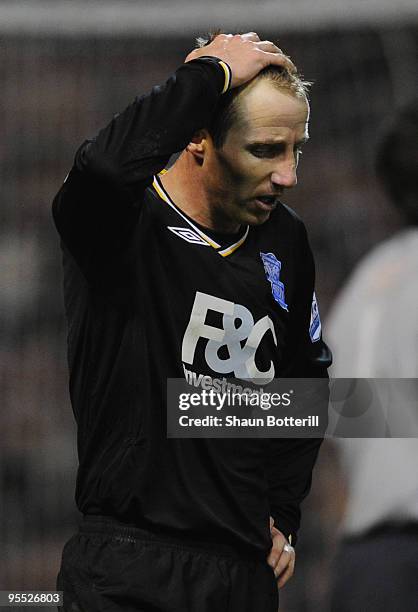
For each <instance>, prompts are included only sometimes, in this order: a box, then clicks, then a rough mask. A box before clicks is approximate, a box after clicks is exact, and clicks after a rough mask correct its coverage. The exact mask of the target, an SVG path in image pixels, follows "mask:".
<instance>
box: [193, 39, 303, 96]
mask: <svg viewBox="0 0 418 612" xmlns="http://www.w3.org/2000/svg"><path fill="white" fill-rule="evenodd" d="M203 56H211V57H217V58H219V59H220V60H222V61H224V62H226V63H227V64H228V66H229V67H230V69H231V72H232V82H231V87H238V86H239V85H243V84H244V83H246V82H247V81H250V80H251V79H252V78H254V77H255V76H256V75H257V74H258V73H259V72H260V70H263V68H265V67H266V66H269V65H275V66H283V67H284V68H286V69H287V70H288V71H289V72H295V71H296V67H295V65H294V64H293V62H292V61H291V60H290V58H289V57H287V56H286V55H285V54H284V53H283V51H282V50H281V49H279V47H277V46H276V45H275V44H274V43H272V42H270V41H269V40H260V38H259V36H258V34H256V33H255V32H247V33H246V34H218V36H216V37H215V38H214V39H213V40H212V42H210V43H209V44H207V45H205V46H204V47H200V48H199V49H194V51H192V52H191V53H189V55H188V56H187V57H186V59H185V62H190V61H191V60H194V59H198V58H199V57H203Z"/></svg>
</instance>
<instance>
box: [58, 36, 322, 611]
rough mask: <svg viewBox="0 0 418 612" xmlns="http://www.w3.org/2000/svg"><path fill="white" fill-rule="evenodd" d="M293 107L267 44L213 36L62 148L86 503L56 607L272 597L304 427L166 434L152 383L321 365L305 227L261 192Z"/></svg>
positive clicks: (312, 447) (298, 130)
mask: <svg viewBox="0 0 418 612" xmlns="http://www.w3.org/2000/svg"><path fill="white" fill-rule="evenodd" d="M268 66H270V68H269V69H268V70H267V71H266V70H265V69H266V67H268ZM273 67H275V70H274V69H273ZM255 77H257V78H255ZM308 118H309V106H308V102H307V97H306V85H305V84H304V83H303V82H302V81H301V79H300V78H299V77H298V75H297V74H296V72H295V68H294V66H293V64H292V63H291V62H290V60H289V59H288V58H287V57H286V56H285V55H283V53H282V52H281V51H280V49H278V48H277V47H276V46H275V45H274V44H272V43H271V42H269V41H260V39H259V37H258V36H257V35H256V34H254V33H248V34H243V35H235V36H232V35H218V36H216V37H215V38H214V39H213V40H212V41H211V42H210V43H209V44H207V45H206V46H205V47H204V48H200V49H196V50H194V51H193V52H192V53H190V54H189V56H188V57H187V58H186V62H185V64H184V65H183V66H181V67H180V68H179V69H178V70H177V72H176V73H175V75H173V76H172V77H171V78H170V79H169V80H168V81H167V83H166V84H165V85H164V86H161V87H156V88H154V89H153V90H152V92H151V93H150V94H149V95H147V96H143V97H141V98H138V99H136V100H135V101H134V103H133V104H132V105H131V106H129V107H128V108H127V109H126V110H125V111H124V112H123V113H121V114H120V115H117V116H116V117H114V119H113V121H112V122H111V123H110V124H109V125H108V126H107V127H106V128H104V129H103V130H102V131H101V132H100V133H99V134H98V136H97V137H96V138H95V139H94V140H92V141H87V142H85V143H83V145H82V146H81V147H80V149H79V150H78V152H77V154H76V158H75V164H74V167H73V168H72V170H71V172H70V174H69V176H68V177H67V179H66V181H65V183H64V185H63V187H62V188H61V190H60V192H59V193H58V194H57V196H56V198H55V201H54V205H53V213H54V219H55V223H56V225H57V228H58V231H59V233H60V235H61V238H62V248H63V252H64V273H65V280H64V283H65V287H64V288H65V303H66V312H67V317H68V320H69V338H68V353H69V367H70V393H71V399H72V404H73V409H74V413H75V417H76V419H77V423H78V449H79V459H80V467H79V471H78V479H77V490H76V501H77V505H78V508H79V509H80V511H81V512H82V513H83V514H84V515H85V518H84V520H83V522H82V525H81V528H80V533H79V534H77V535H76V536H74V537H73V538H72V539H71V540H70V541H69V542H68V543H67V545H66V547H65V549H64V552H63V561H62V567H61V571H60V575H59V578H58V586H59V588H62V589H63V590H64V609H66V610H88V612H93V611H95V610H115V611H116V610H127V611H130V610H132V611H134V610H155V611H157V610H158V611H163V610H164V611H183V610H190V611H199V612H206V611H212V610H218V611H221V610H225V611H226V610H240V611H245V610H247V611H254V612H255V611H257V612H262V611H271V612H273V610H274V611H275V610H277V597H278V595H277V584H278V586H279V587H281V586H283V585H284V584H285V583H286V582H287V580H288V579H289V578H290V576H291V575H292V573H293V568H294V561H295V554H294V549H293V547H292V546H291V545H290V543H293V544H294V543H295V541H296V532H297V529H298V527H299V521H300V511H299V505H300V502H301V500H302V499H303V498H304V497H305V495H306V494H307V492H308V490H309V487H310V481H311V472H312V467H313V465H314V462H315V459H316V456H317V452H318V448H319V445H320V440H318V439H311V440H302V439H299V440H275V441H269V440H260V439H258V440H244V439H241V440H240V439H200V440H195V439H188V440H185V439H167V437H166V411H167V408H166V393H167V378H184V377H186V378H187V377H189V376H193V375H196V377H197V378H198V379H199V376H201V375H202V374H208V375H210V374H212V375H214V374H219V373H222V374H226V375H229V376H235V377H236V378H239V379H244V380H251V381H254V382H255V384H257V382H258V383H259V382H260V380H265V379H266V377H268V379H269V380H270V379H271V378H273V377H274V376H276V377H278V376H283V377H284V376H288V377H292V376H293V377H299V376H300V377H302V376H305V377H309V376H325V375H326V367H327V366H328V365H329V358H328V352H327V349H326V347H325V345H324V344H323V343H322V340H321V338H320V325H319V315H317V312H316V310H314V312H315V314H314V316H313V317H312V320H311V324H310V315H311V304H312V300H313V297H312V296H313V283H314V278H313V277H314V271H313V261H312V255H311V252H310V249H309V246H308V242H307V238H306V232H305V229H304V227H303V224H302V223H301V221H300V220H299V219H298V218H297V217H296V215H295V214H294V213H293V212H292V211H290V210H289V209H287V208H286V207H284V206H283V205H282V204H281V203H280V202H279V200H278V197H279V196H280V195H281V194H282V193H283V192H284V190H285V189H287V188H290V187H293V186H294V185H295V184H296V167H297V162H298V157H299V154H300V147H301V146H302V144H303V143H304V142H305V141H306V140H307V138H308ZM177 151H183V152H182V154H181V155H180V157H179V159H178V160H177V161H176V162H175V164H174V165H173V166H172V168H170V169H169V170H168V171H167V172H165V173H164V172H163V170H164V168H165V165H166V164H167V162H168V160H169V158H170V156H171V155H172V154H173V153H175V152H177ZM279 274H280V278H279ZM202 317H203V319H202ZM310 331H311V335H310V333H309V332H310ZM273 523H274V524H273ZM276 579H278V583H277V584H276Z"/></svg>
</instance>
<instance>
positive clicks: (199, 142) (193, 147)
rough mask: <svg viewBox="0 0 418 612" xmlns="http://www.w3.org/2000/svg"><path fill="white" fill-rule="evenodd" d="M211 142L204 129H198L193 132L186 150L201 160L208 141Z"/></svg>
mask: <svg viewBox="0 0 418 612" xmlns="http://www.w3.org/2000/svg"><path fill="white" fill-rule="evenodd" d="M211 142H212V138H211V137H210V135H209V132H208V131H207V130H206V129H202V130H199V131H198V132H195V133H194V134H193V138H192V139H191V141H190V142H189V144H188V145H187V147H186V151H188V152H189V153H191V154H192V155H194V157H195V158H196V159H197V160H198V161H199V162H200V163H202V162H203V158H204V157H205V153H206V151H207V148H208V145H209V143H211Z"/></svg>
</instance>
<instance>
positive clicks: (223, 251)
mask: <svg viewBox="0 0 418 612" xmlns="http://www.w3.org/2000/svg"><path fill="white" fill-rule="evenodd" d="M165 172H166V170H163V171H162V172H160V173H159V174H158V175H155V176H154V180H153V183H152V186H153V187H154V189H155V191H156V192H157V194H158V196H159V197H160V198H161V199H162V200H164V202H166V203H167V204H168V205H169V206H170V207H171V208H172V209H173V210H174V211H175V212H176V213H177V214H178V215H179V216H180V217H181V218H182V219H183V220H184V221H186V223H188V225H190V227H192V228H193V230H194V231H195V232H196V233H197V234H198V235H199V236H200V237H201V238H202V240H204V241H205V242H206V243H207V244H209V245H210V246H211V247H212V248H213V249H215V250H216V252H217V253H219V255H221V256H222V257H227V256H228V255H231V254H232V253H233V252H234V251H236V250H237V249H238V248H239V247H240V246H241V245H242V244H244V242H245V240H246V239H247V236H248V233H249V231H250V227H249V226H248V225H247V228H246V230H245V232H244V234H243V235H242V236H241V237H240V238H239V239H238V240H237V241H236V242H234V243H233V244H230V245H228V246H226V247H225V246H224V247H221V245H220V244H218V243H217V242H216V241H215V240H214V239H213V238H211V237H210V236H208V234H206V233H205V232H203V231H202V230H201V229H200V227H198V226H197V225H195V224H194V223H193V221H191V219H189V217H187V216H186V215H185V214H184V213H183V212H182V211H181V210H180V209H179V207H178V206H176V204H174V202H173V200H172V199H171V198H170V196H169V195H168V193H167V191H166V190H165V189H164V187H163V185H162V183H161V180H160V175H161V174H165Z"/></svg>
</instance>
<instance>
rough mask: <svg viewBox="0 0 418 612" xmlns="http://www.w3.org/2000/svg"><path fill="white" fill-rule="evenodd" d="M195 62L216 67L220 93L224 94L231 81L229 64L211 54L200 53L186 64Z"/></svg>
mask: <svg viewBox="0 0 418 612" xmlns="http://www.w3.org/2000/svg"><path fill="white" fill-rule="evenodd" d="M196 62H201V63H202V62H203V63H204V64H206V65H211V66H214V67H215V68H216V74H217V77H218V81H219V85H220V93H221V94H224V93H226V92H227V91H228V90H229V89H230V88H231V83H232V71H231V68H230V66H229V65H228V64H227V63H226V62H225V61H224V60H221V59H219V58H218V57H214V56H213V55H202V56H201V57H197V58H196V59H193V60H190V61H188V62H187V63H188V64H192V63H193V64H194V63H196Z"/></svg>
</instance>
